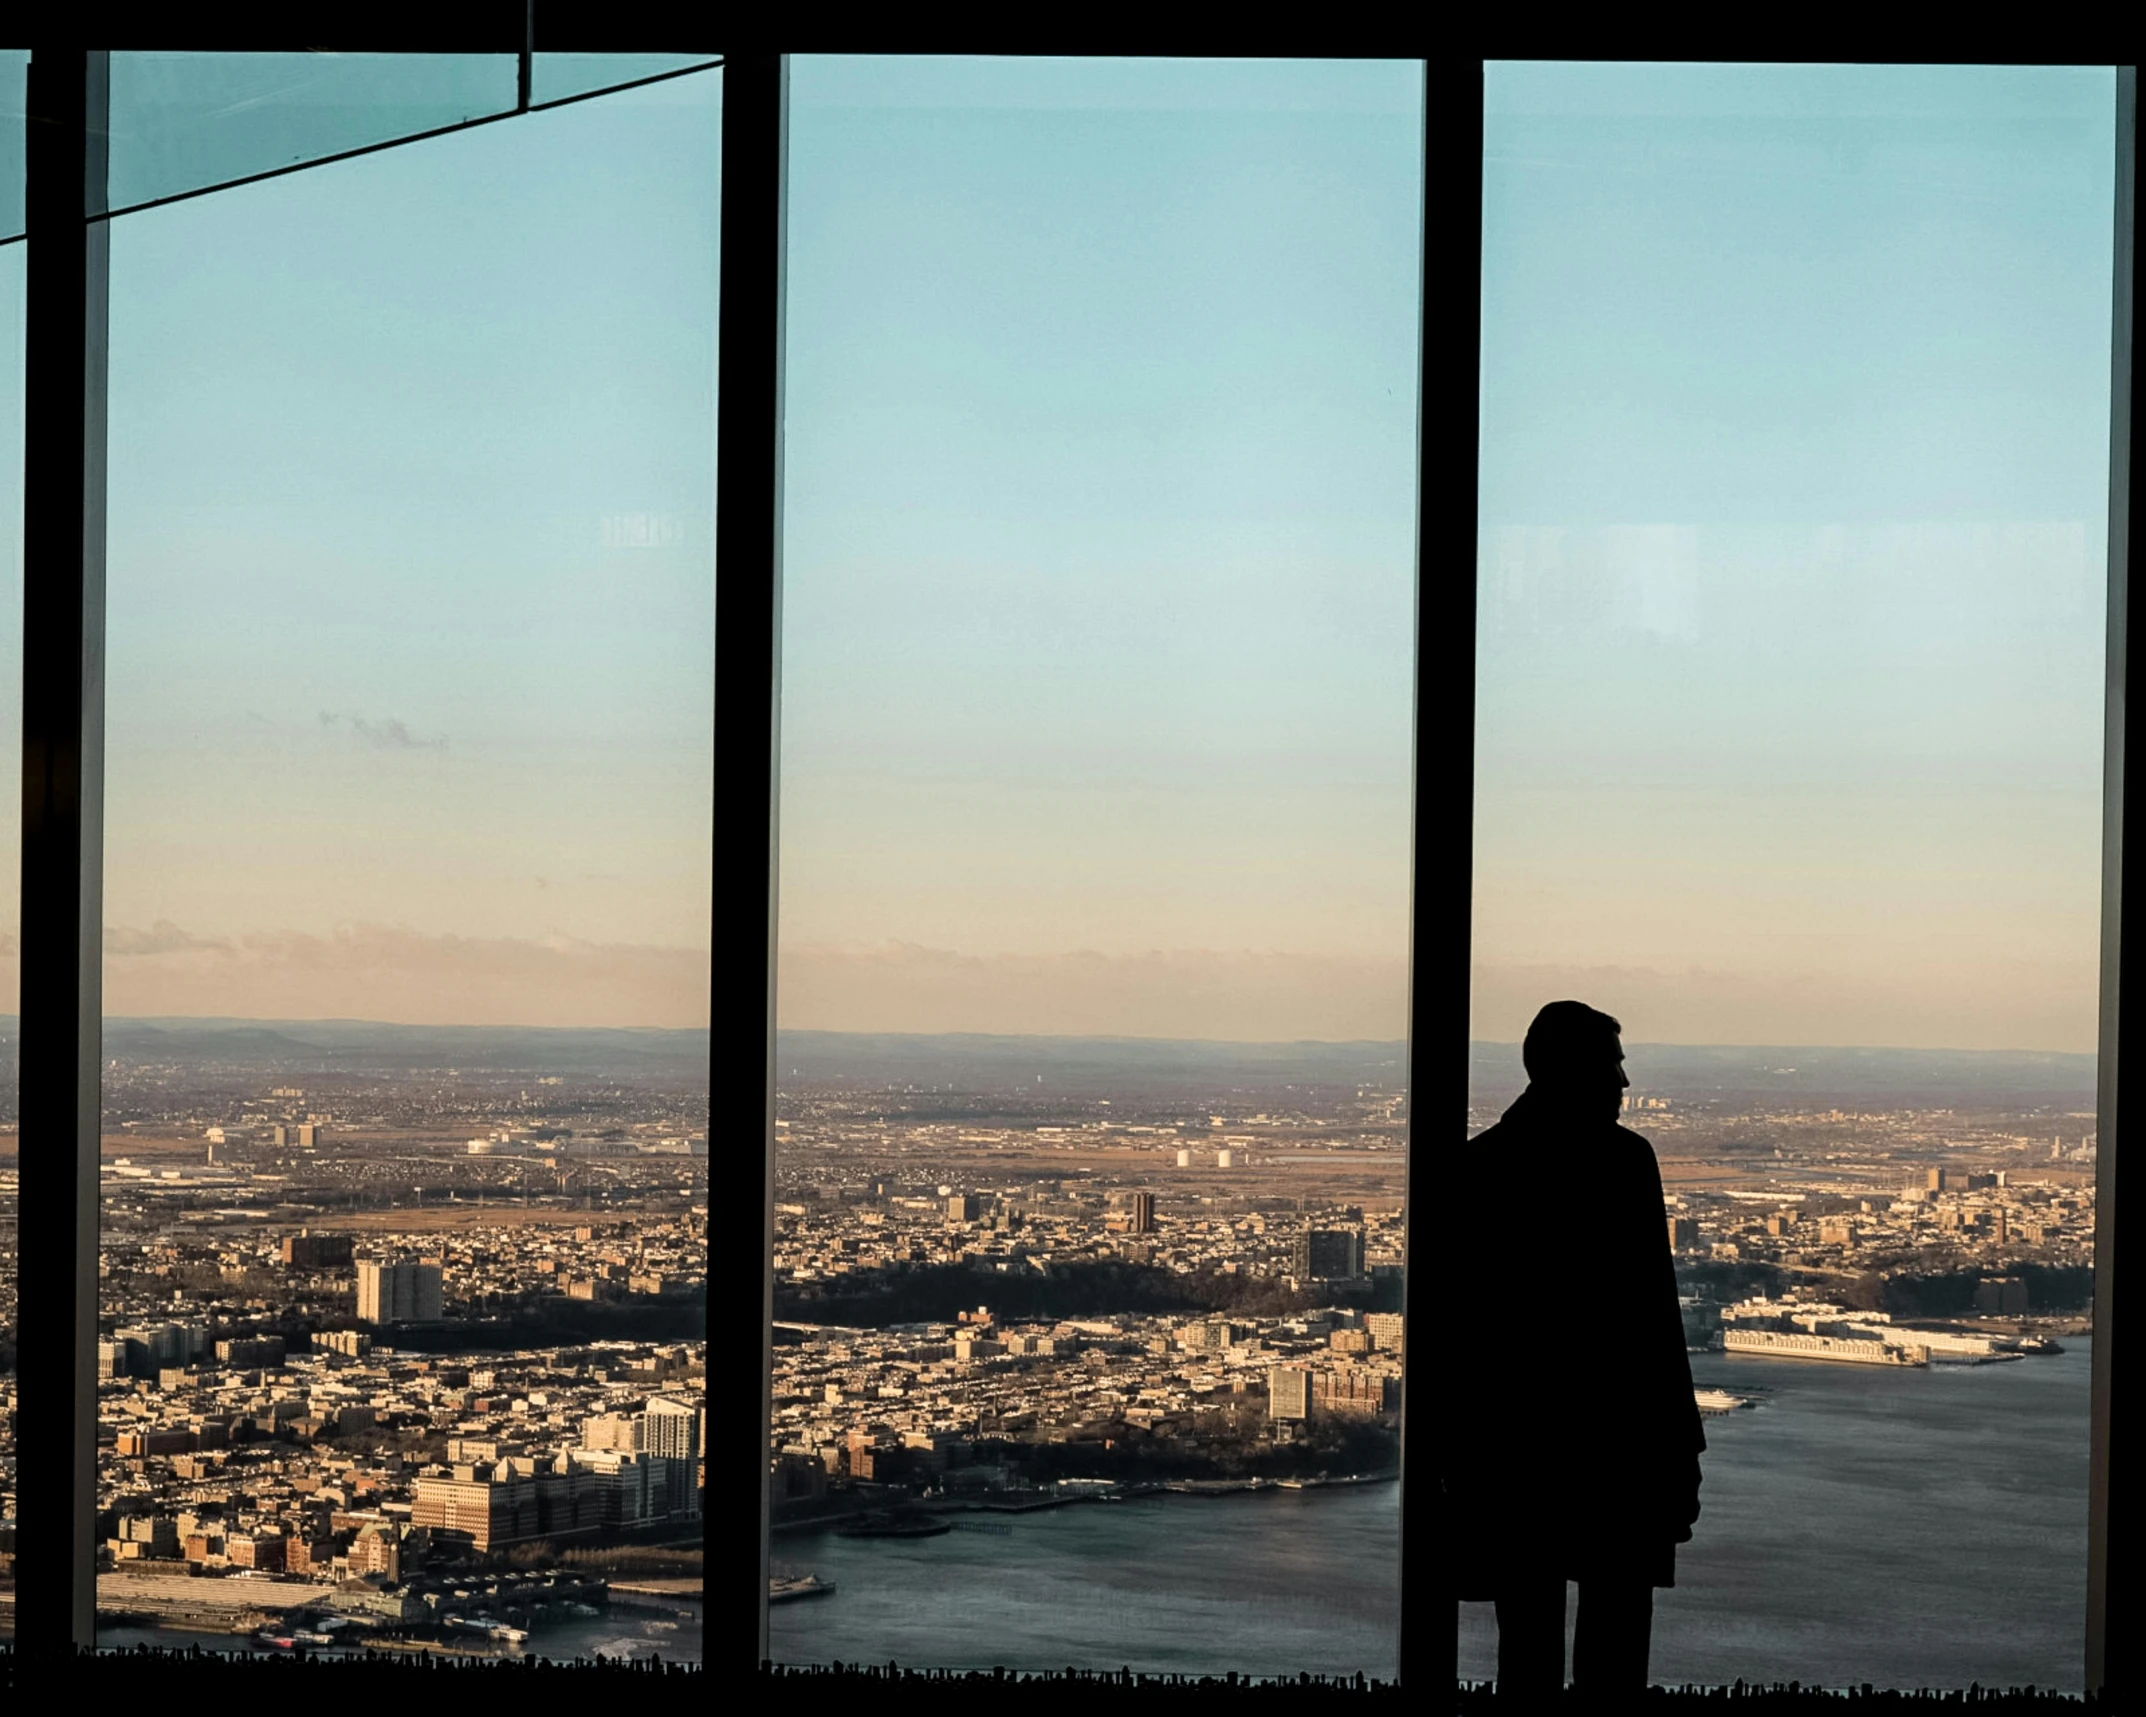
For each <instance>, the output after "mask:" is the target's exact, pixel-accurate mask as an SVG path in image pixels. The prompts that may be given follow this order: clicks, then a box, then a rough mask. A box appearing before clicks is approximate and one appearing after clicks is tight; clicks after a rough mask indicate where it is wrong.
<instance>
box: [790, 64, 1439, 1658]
mask: <svg viewBox="0 0 2146 1717" xmlns="http://www.w3.org/2000/svg"><path fill="white" fill-rule="evenodd" d="M1422 80H1423V74H1422V68H1421V66H1420V65H1419V64H1409V63H1375V62H1363V63H1348V64H1342V63H1327V64H1313V63H1288V64H1262V63H1243V62H1238V63H1228V64H1222V63H1199V62H1185V63H1160V62H1137V61H1037V60H1030V61H1021V62H1013V61H987V60H932V59H900V60H893V59H888V60H879V59H868V60H855V59H804V60H801V61H799V62H798V63H797V65H796V67H795V69H794V71H793V74H792V83H791V96H792V102H793V110H792V114H793V116H792V122H791V134H790V145H789V147H790V172H791V181H790V198H789V211H788V218H789V242H790V246H791V250H790V255H789V259H788V275H787V279H788V291H789V299H788V305H787V317H788V323H787V326H788V351H787V359H786V363H787V368H786V375H785V386H786V401H787V423H788V439H787V454H786V459H787V489H786V494H785V503H784V505H785V515H784V518H785V531H786V536H785V543H784V558H783V564H784V596H783V604H784V609H783V614H784V618H783V627H784V641H783V735H782V739H783V746H782V817H783V822H782V852H781V863H782V891H781V902H782V922H781V927H780V928H781V942H782V950H781V967H780V982H779V986H778V992H777V993H778V998H779V1009H780V1023H781V1026H782V1035H781V1039H780V1045H779V1050H780V1053H779V1068H778V1071H779V1078H778V1094H779V1103H780V1109H779V1113H780V1116H781V1127H780V1132H779V1138H780V1141H781V1143H780V1147H779V1152H778V1160H777V1174H778V1194H777V1197H778V1206H777V1241H776V1304H777V1314H776V1315H777V1317H778V1319H779V1320H780V1328H779V1330H778V1338H779V1339H778V1344H777V1346H776V1348H775V1354H776V1385H775V1390H776V1395H775V1403H774V1423H773V1425H772V1426H771V1432H770V1449H769V1458H770V1461H771V1480H772V1484H773V1489H774V1497H775V1503H774V1506H775V1510H776V1519H777V1521H778V1523H779V1525H780V1527H781V1531H780V1533H779V1535H778V1537H777V1538H776V1540H775V1544H776V1548H775V1552H774V1560H775V1563H776V1568H775V1570H774V1572H775V1574H776V1576H777V1578H778V1580H780V1581H788V1582H795V1583H794V1584H789V1585H780V1586H778V1595H779V1594H780V1593H782V1592H785V1591H787V1592H792V1593H805V1592H814V1591H821V1590H824V1584H822V1585H820V1586H813V1585H806V1584H803V1582H805V1581H807V1580H808V1579H809V1580H813V1581H818V1582H822V1583H825V1582H832V1583H833V1585H834V1588H835V1590H834V1592H833V1594H832V1595H831V1596H824V1597H819V1598H816V1599H815V1601H813V1602H811V1603H785V1604H781V1605H779V1606H778V1607H777V1608H775V1609H774V1610H773V1611H772V1612H771V1616H772V1635H773V1652H774V1655H775V1656H776V1657H777V1658H778V1659H783V1660H789V1661H826V1660H830V1659H841V1660H844V1661H851V1660H862V1661H872V1662H885V1661H887V1660H889V1659H894V1660H897V1661H899V1662H902V1663H918V1664H943V1665H957V1666H958V1665H981V1666H989V1665H993V1664H1004V1665H1007V1666H1022V1667H1027V1668H1045V1667H1052V1666H1057V1667H1063V1666H1064V1665H1065V1664H1067V1663H1075V1664H1084V1665H1107V1666H1111V1667H1116V1666H1119V1665H1127V1664H1129V1665H1131V1666H1132V1667H1134V1668H1136V1669H1148V1670H1201V1671H1206V1670H1216V1671H1220V1670H1225V1669H1237V1670H1244V1671H1260V1672H1283V1671H1287V1672H1290V1673H1295V1672H1297V1671H1299V1670H1310V1671H1346V1672H1352V1673H1353V1672H1356V1671H1363V1672H1366V1673H1368V1674H1372V1675H1378V1676H1387V1675H1391V1674H1392V1673H1393V1670H1394V1666H1395V1661H1396V1659H1395V1652H1396V1643H1397V1631H1398V1627H1399V1620H1400V1618H1399V1594H1398V1587H1397V1574H1398V1562H1397V1555H1398V1542H1399V1518H1398V1515H1399V1509H1398V1486H1397V1485H1395V1484H1394V1483H1392V1482H1390V1481H1391V1479H1392V1477H1393V1475H1394V1469H1395V1465H1396V1459H1397V1449H1398V1439H1397V1417H1398V1414H1397V1409H1398V1405H1399V1399H1400V1387H1401V1361H1402V1327H1401V1319H1400V1316H1399V1306H1400V1288H1401V1278H1400V1261H1401V1257H1402V1228H1401V1219H1402V1212H1401V1199H1402V1194H1403V1177H1402V1164H1403V1151H1402V1137H1403V1129H1404V1127H1405V1124H1406V1113H1407V1096H1408V1094H1407V1089H1406V1084H1405V1078H1406V1056H1405V1049H1404V1045H1403V1042H1402V1038H1403V1036H1404V1034H1405V1031H1406V1028H1407V979H1408V970H1407V944H1408V907H1409V834H1410V748H1411V737H1412V736H1411V713H1410V712H1411V683H1412V674H1413V661H1412V637H1413V632H1412V614H1413V605H1414V588H1415V565H1414V553H1415V550H1414V541H1415V495H1416V454H1415V446H1416V398H1415V394H1416V377H1417V347H1418V336H1417V326H1418V302H1419V300H1418V293H1417V287H1418V278H1419V274H1420V256H1419V237H1420V224H1419V210H1420V206H1421V193H1422V184H1421V176H1420V157H1421V142H1422V122H1423V115H1422V106H1421V102H1422V95H1421V91H1422ZM1322 1479H1326V1480H1337V1481H1338V1480H1344V1479H1346V1480H1360V1481H1364V1482H1359V1483H1338V1482H1337V1483H1320V1482H1318V1481H1320V1480H1322ZM1215 1490H1221V1491H1226V1492H1229V1493H1230V1494H1227V1495H1224V1496H1219V1497H1217V1496H1212V1495H1204V1494H1201V1493H1203V1492H1208V1491H1215ZM1097 1498H1108V1499H1114V1500H1115V1502H1116V1504H1117V1505H1116V1506H1108V1507H1102V1506H1063V1507H1061V1506H1056V1505H1059V1504H1068V1505H1071V1504H1078V1503H1089V1502H1093V1501H1094V1500H1095V1499H1097ZM919 1534H921V1536H919Z"/></svg>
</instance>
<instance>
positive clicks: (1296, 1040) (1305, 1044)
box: [0, 1013, 2100, 1061]
mask: <svg viewBox="0 0 2146 1717" xmlns="http://www.w3.org/2000/svg"><path fill="white" fill-rule="evenodd" d="M21 1017H22V1016H21V1015H20V1014H19V1013H6V1014H0V1022H7V1021H12V1022H14V1023H16V1024H17V1025H19V1024H20V1021H21ZM104 1023H105V1024H106V1025H108V1026H110V1025H149V1026H157V1025H171V1024H178V1025H203V1026H207V1025H227V1026H259V1027H269V1028H287V1027H303V1026H309V1025H312V1026H379V1027H388V1028H392V1029H394V1030H398V1031H500V1032H618V1033H622V1034H623V1033H629V1032H660V1033H669V1034H679V1033H703V1034H707V1035H709V1036H711V1037H712V1036H713V1030H714V1028H713V1027H712V1026H709V1025H675V1026H666V1025H599V1024H584V1025H513V1024H503V1023H500V1022H498V1021H442V1020H391V1019H366V1018H360V1017H357V1016H355V1015H347V1014H342V1015H327V1014H316V1015H308V1016H305V1017H302V1018H300V1017H282V1018H279V1017H269V1016H261V1015H251V1014H107V1015H106V1016H105V1018H104ZM776 1033H777V1035H778V1036H780V1035H785V1034H789V1035H811V1036H817V1037H841V1038H906V1039H912V1040H915V1041H919V1042H955V1041H963V1040H970V1041H975V1040H981V1041H985V1042H993V1043H1113V1044H1134V1043H1146V1044H1183V1045H1208V1046H1214V1047H1218V1048H1232V1049H1306V1048H1319V1049H1349V1048H1364V1049H1399V1050H1405V1049H1406V1048H1407V1046H1408V1042H1409V1040H1408V1039H1407V1038H1405V1037H1394V1038H1384V1037H1349V1038H1323V1037H1293V1038H1227V1037H1162V1036H1155V1035H1140V1034H1131V1033H1118V1032H991V1031H892V1030H888V1031H855V1030H846V1029H839V1028H833V1027H825V1026H790V1025H778V1026H777V1027H776ZM1468 1047H1469V1048H1470V1049H1471V1050H1473V1049H1518V1048H1519V1047H1520V1043H1519V1040H1518V1039H1517V1038H1477V1037H1471V1038H1470V1039H1469V1040H1468ZM1626 1047H1627V1048H1628V1049H1675V1050H1751V1051H1756V1050H1766V1051H1769V1052H1777V1053H1783V1054H1801V1053H1813V1052H1824V1053H1828V1054H1852V1055H2010V1056H2040V1057H2050V1058H2063V1059H2066V1060H2074V1061H2076V1060H2095V1059H2098V1058H2099V1055H2100V1052H2099V1051H2098V1050H2094V1049H2019V1048H2002V1049H1990V1048H1984V1049H1967V1048H1961V1047H1957V1046H1952V1045H1944V1044H1863V1043H1679V1042H1672V1041H1668V1040H1660V1041H1657V1040H1651V1039H1627V1040H1626Z"/></svg>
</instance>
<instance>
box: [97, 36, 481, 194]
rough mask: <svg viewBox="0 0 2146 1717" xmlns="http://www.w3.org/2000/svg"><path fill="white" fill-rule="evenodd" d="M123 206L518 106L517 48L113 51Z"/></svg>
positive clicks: (115, 156)
mask: <svg viewBox="0 0 2146 1717" xmlns="http://www.w3.org/2000/svg"><path fill="white" fill-rule="evenodd" d="M111 64H112V73H111V76H112V85H111V115H112V119H111V124H112V154H111V193H110V194H111V207H112V208H114V209H127V208H132V207H134V206H135V205H137V204H141V203H152V202H156V201H158V200H160V199H162V198H166V197H177V196H183V195H185V194H187V193H188V192H193V191H202V190H207V189H209V188H210V187H211V186H215V185H226V184H230V183H232V182H233V181H235V180H239V179H245V178H248V177H251V176H252V175H254V174H257V173H267V172H273V171H274V170H276V169H277V168H282V167H292V166H297V165H301V164H303V163H305V162H307V161H319V160H323V159H325V158H326V157H328V156H331V155H339V154H342V153H344V152H345V151H348V150H352V149H362V148H365V147H367V146H369V145H372V144H378V143H388V142H392V141H394V140H395V139H397V138H402V137H410V136H414V135H416V134H417V133H420V132H425V131H435V130H438V129H439V128H440V127H442V126H449V125H461V124H466V123H467V122H468V121H470V120H473V119H481V118H485V117H487V116H489V115H494V114H501V113H511V112H513V111H514V105H515V99H516V85H517V81H518V78H519V75H520V62H519V58H518V56H516V55H514V54H336V53H311V54H228V53H174V52H155V53H148V52H128V53H114V54H113V55H112V57H111Z"/></svg>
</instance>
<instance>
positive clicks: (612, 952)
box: [0, 922, 709, 1027]
mask: <svg viewBox="0 0 2146 1717" xmlns="http://www.w3.org/2000/svg"><path fill="white" fill-rule="evenodd" d="M105 953H106V960H105V973H104V977H105V1005H106V1008H107V1010H108V1011H110V1012H112V1013H119V1014H139V1015H153V1014H174V1015H188V1014H194V1015H226V1016H233V1017H239V1018H250V1019H320V1018H324V1017H339V1018H349V1019H393V1020H404V1021H408V1022H410V1023H412V1024H431V1025H558V1026H657V1027H692V1026H705V1025H706V1024H707V1023H708V1002H709V954H708V950H707V949H705V948H683V947H661V946H652V945H645V944H637V943H611V942H589V941H584V940H582V939H581V938H579V937H574V936H566V935H556V934H555V935H551V936H545V937H477V936H438V935H429V934H426V933H424V932H422V931H417V930H410V929H405V928H402V927H399V926H395V925H385V924H362V923H361V924H343V925H338V926H337V927H336V928H335V929H333V930H330V931H327V932H325V933H318V932H312V931H302V930H268V931H257V932H253V933H250V934H245V935H239V936H234V937H221V936H203V935H195V934H192V933H190V932H188V931H186V930H184V929H182V928H180V927H179V926H178V925H175V924H171V923H168V922H159V923H157V924H154V925H152V926H151V927H150V928H149V929H147V930H137V929H128V928H125V927H114V928H111V929H108V930H107V931H106V932H105ZM5 976H6V974H5V973H4V972H0V981H4V978H5Z"/></svg>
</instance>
